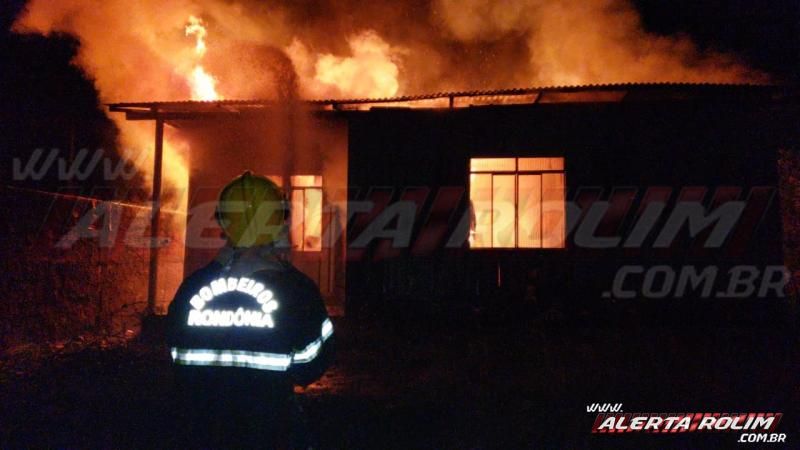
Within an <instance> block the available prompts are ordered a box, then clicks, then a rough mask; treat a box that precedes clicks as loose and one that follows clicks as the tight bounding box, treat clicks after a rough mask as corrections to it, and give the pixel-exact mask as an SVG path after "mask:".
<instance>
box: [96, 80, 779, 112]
mask: <svg viewBox="0 0 800 450" xmlns="http://www.w3.org/2000/svg"><path fill="white" fill-rule="evenodd" d="M789 91H793V89H790V88H787V87H782V86H776V85H756V84H720V83H621V84H588V85H580V86H547V87H530V88H516V89H495V90H474V91H449V92H435V93H430V94H421V95H403V96H396V97H381V98H329V99H310V100H303V103H305V104H308V105H313V106H317V107H320V108H321V109H334V110H348V109H368V107H369V106H370V105H372V106H381V105H383V106H392V105H396V106H407V107H432V108H436V107H451V108H452V107H463V106H474V105H503V104H520V103H524V104H527V103H564V102H586V101H589V102H592V101H595V102H609V101H622V100H629V99H630V98H629V96H630V95H631V94H635V95H634V97H636V99H639V100H641V99H645V98H669V97H673V98H674V97H676V96H677V97H678V98H682V97H685V96H690V97H691V96H694V95H699V94H713V95H716V94H722V95H731V94H736V93H739V94H745V93H757V94H759V95H765V94H766V95H768V96H775V95H779V96H780V95H781V94H786V93H787V92H789ZM642 94H649V95H644V97H643V96H642ZM664 95H666V96H667V97H664ZM653 96H654V97H653ZM275 104H277V102H276V100H275V99H250V100H247V99H226V100H213V101H201V100H184V101H168V102H123V103H111V104H109V105H108V106H109V108H110V110H111V111H114V112H126V113H128V114H129V116H130V117H129V118H134V119H135V118H140V119H147V118H148V117H147V116H149V115H152V114H154V113H158V112H161V113H184V114H192V113H199V114H209V113H222V114H225V113H235V112H241V111H242V110H243V109H252V108H263V107H268V106H272V105H275ZM140 116H141V117H140ZM187 118H188V117H187Z"/></svg>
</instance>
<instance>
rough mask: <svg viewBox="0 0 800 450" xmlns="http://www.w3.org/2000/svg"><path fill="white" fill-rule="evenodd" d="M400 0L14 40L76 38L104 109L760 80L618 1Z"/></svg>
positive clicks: (166, 5) (66, 22) (116, 4)
mask: <svg viewBox="0 0 800 450" xmlns="http://www.w3.org/2000/svg"><path fill="white" fill-rule="evenodd" d="M407 1H408V2H409V4H408V5H403V4H401V5H399V6H398V4H397V3H396V2H389V1H388V0H382V1H375V2H369V3H363V4H359V6H358V7H353V5H352V4H351V3H350V2H347V1H345V2H341V1H336V0H320V1H319V2H289V3H282V4H281V5H283V6H278V5H275V4H272V3H269V4H268V3H267V2H258V1H255V0H175V1H170V2H163V1H161V0H140V1H136V2H129V1H126V0H105V1H103V2H96V1H92V0H59V1H51V0H29V2H28V4H27V5H26V8H25V10H24V12H23V14H22V15H21V16H20V17H18V18H17V21H16V22H15V24H14V30H15V31H17V32H35V33H43V34H47V33H52V32H66V33H71V34H74V35H75V36H77V37H78V38H79V40H80V48H79V53H78V55H77V57H76V59H75V63H76V64H77V65H79V66H80V67H81V68H83V69H84V70H85V71H86V72H87V74H88V75H89V76H90V77H91V78H92V79H93V80H94V81H95V84H96V86H97V88H98V91H99V92H100V96H101V100H102V101H103V102H115V101H126V100H135V101H170V100H185V99H187V98H190V99H197V100H215V99H219V98H223V97H225V98H253V97H258V98H270V97H272V98H280V97H292V96H294V95H296V92H298V91H299V93H300V94H301V95H305V96H306V97H387V96H393V95H404V94H413V93H423V92H435V91H443V90H469V89H490V88H503V87H518V86H537V85H538V86H542V85H563V84H588V83H618V82H654V81H691V82H697V81H704V82H761V81H765V80H766V79H767V78H766V76H765V75H764V74H762V73H759V72H757V71H754V70H751V69H748V68H747V67H746V66H744V65H742V64H740V63H738V62H737V61H736V59H735V58H733V57H732V56H730V55H723V54H718V53H713V52H706V51H701V50H698V48H697V47H696V46H695V45H694V44H693V43H692V42H691V41H690V40H689V39H688V38H686V37H685V36H683V37H681V36H679V37H672V36H658V35H654V34H652V33H649V32H647V31H646V30H645V29H644V28H643V26H642V23H641V21H640V19H639V16H638V14H637V12H636V10H635V9H634V8H633V7H632V6H631V4H630V3H629V2H628V1H627V0H585V1H580V2H577V1H573V0H549V1H544V0H517V1H503V2H495V1H491V0H430V3H431V4H430V5H429V7H422V8H420V7H418V6H419V5H418V3H419V2H418V1H417V0H407ZM401 3H402V2H401ZM412 6H413V7H412ZM132 24H135V25H133V26H132ZM187 37H192V38H194V42H193V43H192V44H193V45H192V44H190V43H189V42H188V41H187ZM112 118H113V119H114V120H115V121H116V122H117V125H118V126H119V127H120V130H121V132H122V142H123V145H124V146H125V147H127V148H133V149H135V150H140V151H149V152H152V136H153V134H152V125H151V124H144V125H142V124H133V123H131V122H125V121H124V118H122V117H121V116H120V115H113V116H112ZM180 147H182V145H180V144H179V143H176V142H175V141H174V138H170V140H169V141H168V143H167V148H166V152H165V167H164V173H165V175H166V177H167V181H168V182H169V185H171V186H172V187H175V188H178V189H183V188H185V187H186V177H187V169H186V164H185V160H184V158H183V156H182V154H181V151H180V150H178V149H179V148H180ZM151 162H152V160H151V161H150V162H148V164H151ZM151 167H152V166H143V167H142V169H144V170H145V172H146V173H148V174H149V173H150V171H151V170H152V169H151Z"/></svg>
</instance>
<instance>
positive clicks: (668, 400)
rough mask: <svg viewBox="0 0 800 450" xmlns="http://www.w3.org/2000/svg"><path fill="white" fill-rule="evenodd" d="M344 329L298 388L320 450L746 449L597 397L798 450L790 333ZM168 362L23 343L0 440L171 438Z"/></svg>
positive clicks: (503, 324)
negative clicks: (763, 423) (623, 422)
mask: <svg viewBox="0 0 800 450" xmlns="http://www.w3.org/2000/svg"><path fill="white" fill-rule="evenodd" d="M366 323H369V325H365V324H366ZM509 323H513V324H515V325H514V326H509V325H508V324H509ZM336 336H337V348H338V351H337V360H336V364H335V366H334V367H333V368H332V369H330V370H329V372H328V373H327V374H326V375H325V376H324V377H323V379H321V380H320V381H319V382H318V383H315V384H313V385H311V386H309V387H308V388H307V389H306V390H304V391H303V392H301V393H300V395H301V399H302V400H301V401H302V403H303V404H304V405H305V408H306V410H307V414H308V417H309V419H310V423H311V424H312V427H313V428H314V429H315V433H316V435H317V437H318V440H319V442H320V444H321V447H323V448H406V449H407V448H587V447H593V448H596V447H607V448H698V447H706V446H713V447H720V446H722V447H729V446H734V445H737V444H736V443H735V441H736V440H737V439H738V434H735V433H733V434H725V433H713V434H712V433H707V434H696V433H694V434H683V435H670V436H664V435H657V436H656V435H637V436H634V435H616V436H599V435H592V434H591V433H590V430H591V426H592V423H593V421H594V418H595V414H590V413H587V412H586V405H587V404H588V403H592V402H613V403H619V402H621V403H623V405H624V406H623V409H624V411H626V412H688V411H691V412H708V411H710V412H783V413H784V418H783V420H782V422H781V424H780V426H779V431H780V432H785V433H788V441H789V444H790V446H794V447H795V448H797V446H798V445H800V435H798V434H796V433H795V431H796V430H798V429H800V428H799V427H798V425H799V424H800V420H798V413H800V407H798V406H796V405H798V403H799V402H798V401H800V391H799V389H798V385H797V382H796V380H797V379H798V374H800V357H799V356H800V352H798V345H797V337H796V336H797V335H796V332H795V331H794V329H788V328H785V327H778V328H772V329H768V330H765V329H721V328H718V329H714V330H704V331H697V330H676V329H675V328H671V329H659V328H658V327H647V328H633V327H627V328H625V329H622V328H619V327H613V328H612V327H609V328H599V327H590V326H585V325H583V326H578V325H576V324H571V325H565V324H564V323H562V322H560V321H558V320H555V321H550V320H546V319H544V318H535V319H531V320H524V319H520V318H516V320H513V318H509V317H486V316H481V315H463V316H461V317H451V316H443V317H431V318H429V320H425V321H422V320H420V319H419V318H414V317H402V318H398V317H394V318H392V319H384V320H379V319H374V320H369V321H367V320H359V321H355V320H354V319H347V320H337V321H336ZM169 364H170V363H169V357H168V354H167V352H166V349H165V348H164V347H163V345H162V344H160V343H159V342H158V339H155V342H146V341H143V340H127V341H126V340H118V341H114V340H107V339H106V340H103V339H94V340H92V339H86V340H84V341H83V342H80V341H78V342H69V343H65V344H63V345H61V344H59V345H57V346H55V347H49V348H48V349H44V350H43V349H42V348H41V347H32V346H31V347H29V348H21V349H16V350H15V351H14V352H12V353H11V354H6V355H4V356H3V365H2V368H1V369H0V374H2V379H0V387H1V389H2V391H0V439H1V441H0V444H2V445H0V447H2V448H18V447H25V448H30V447H37V448H38V447H49V448H56V447H57V448H153V447H157V448H159V447H174V446H177V445H178V444H177V442H179V440H180V439H179V438H180V434H181V432H182V430H180V429H178V427H177V424H176V420H175V408H176V405H175V401H174V396H172V395H171V392H172V391H171V390H172V388H173V385H172V375H171V371H170V365H169Z"/></svg>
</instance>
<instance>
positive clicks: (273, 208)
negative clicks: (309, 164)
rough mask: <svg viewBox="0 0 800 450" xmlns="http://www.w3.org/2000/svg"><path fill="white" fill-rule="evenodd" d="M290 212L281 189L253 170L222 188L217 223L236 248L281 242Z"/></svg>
mask: <svg viewBox="0 0 800 450" xmlns="http://www.w3.org/2000/svg"><path fill="white" fill-rule="evenodd" d="M286 212H287V211H286V204H285V201H284V198H283V193H282V192H281V188H280V187H278V185H277V184H275V183H273V182H272V181H271V180H269V179H268V178H266V177H262V176H258V175H253V174H252V173H251V172H250V171H249V170H248V171H246V172H245V173H243V174H241V175H239V176H238V177H236V178H234V179H233V180H231V182H230V183H228V184H227V186H225V187H224V188H222V191H221V192H220V194H219V202H218V203H217V221H218V222H219V225H220V227H222V230H223V231H224V232H225V235H226V236H227V238H228V242H229V243H230V244H231V245H232V246H234V247H256V246H260V245H266V244H270V243H273V242H275V241H276V240H278V239H279V238H280V236H281V233H283V232H284V218H285V217H286V216H285V214H286Z"/></svg>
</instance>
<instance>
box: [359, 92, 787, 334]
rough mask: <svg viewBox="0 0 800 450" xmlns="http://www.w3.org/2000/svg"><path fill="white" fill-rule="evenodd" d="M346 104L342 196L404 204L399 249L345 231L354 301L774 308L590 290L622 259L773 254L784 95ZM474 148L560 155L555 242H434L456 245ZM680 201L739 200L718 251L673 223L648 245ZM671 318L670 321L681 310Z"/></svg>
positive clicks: (480, 152)
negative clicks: (429, 106) (403, 243)
mask: <svg viewBox="0 0 800 450" xmlns="http://www.w3.org/2000/svg"><path fill="white" fill-rule="evenodd" d="M351 114H352V117H351V118H350V159H349V161H350V169H349V174H350V186H351V189H352V191H351V200H354V201H357V200H364V199H373V200H378V201H376V202H374V204H376V205H378V208H380V207H381V206H380V205H381V202H382V199H385V198H387V197H388V198H390V200H389V204H391V202H397V201H399V200H401V199H404V198H406V199H409V198H410V199H412V200H413V201H414V202H415V204H416V205H417V206H418V216H417V220H416V222H415V226H414V232H413V237H412V240H411V244H410V246H409V248H404V249H394V248H391V246H390V245H388V244H387V240H385V239H383V240H382V239H375V240H373V241H371V242H370V243H369V244H368V245H367V246H366V248H363V249H362V248H355V249H354V248H353V247H354V243H357V241H358V239H359V238H358V236H359V232H362V231H363V227H362V228H359V223H360V222H364V221H363V220H362V219H363V217H362V218H359V215H355V216H354V218H353V220H352V221H351V225H350V227H351V228H350V231H351V232H350V233H349V234H348V238H349V244H350V246H349V248H348V261H349V263H348V301H349V302H350V306H352V307H353V308H354V309H359V308H361V307H362V306H364V305H367V304H373V305H378V307H379V308H381V307H384V306H386V305H391V304H392V303H393V302H395V303H396V302H401V304H402V302H408V301H419V302H422V303H431V302H432V303H436V302H438V301H442V302H444V303H452V302H453V301H456V302H462V303H467V304H470V305H485V306H489V307H497V306H498V305H499V304H505V302H507V301H511V302H520V301H521V302H530V303H534V304H538V305H539V306H541V307H543V308H547V307H548V306H549V305H551V304H553V303H557V304H560V308H563V309H566V310H569V311H571V312H578V313H582V314H583V315H587V314H589V315H591V316H594V315H595V314H597V312H598V311H597V310H598V308H599V309H601V310H603V311H605V312H607V313H608V314H609V315H610V316H611V317H616V316H619V315H625V314H627V311H629V310H633V311H636V314H642V312H643V311H644V312H645V314H646V315H648V316H650V317H653V318H655V319H656V320H661V319H660V318H662V317H665V316H666V315H669V314H671V312H673V311H676V306H679V308H677V309H678V310H682V311H684V312H685V311H686V308H689V310H690V311H692V312H693V313H697V314H695V315H694V317H698V320H700V321H701V320H706V318H708V317H726V319H723V320H728V318H730V320H734V318H732V316H731V314H732V313H729V312H730V311H731V310H732V308H731V305H736V308H733V309H736V310H737V311H739V313H741V314H739V313H737V314H734V315H736V318H735V319H736V320H738V319H743V320H750V319H753V318H754V317H755V316H763V315H770V314H781V313H780V312H776V311H774V310H781V308H783V307H784V306H785V301H783V300H778V301H772V300H773V299H754V298H750V297H753V296H745V297H748V298H744V299H704V298H701V297H703V295H700V293H691V292H689V293H684V294H683V295H681V296H680V298H678V297H677V296H675V295H666V296H664V297H663V298H659V299H652V298H651V299H642V298H638V297H637V298H636V299H631V300H624V301H617V299H609V298H607V296H605V295H604V293H605V292H607V291H608V290H609V289H610V288H611V286H612V284H613V282H614V279H615V274H617V272H618V271H619V269H620V268H621V267H623V266H627V265H638V266H642V267H644V268H645V270H647V269H648V268H651V267H654V266H667V267H670V268H672V269H673V270H676V271H680V270H682V269H683V268H684V267H686V266H692V267H696V268H703V267H709V266H714V267H717V268H718V270H719V271H720V272H726V271H728V270H729V269H731V268H733V267H736V266H741V265H752V266H756V267H760V268H762V269H763V268H764V267H765V266H769V265H780V264H782V254H781V228H780V219H779V209H778V201H777V198H776V197H775V195H776V193H777V191H776V187H777V184H778V183H777V175H776V160H777V151H778V149H780V148H783V147H784V146H786V145H787V144H788V143H789V142H791V141H792V140H793V139H795V136H796V133H795V132H794V131H793V130H792V129H791V128H792V123H796V121H795V119H796V114H794V113H793V112H791V111H790V109H787V107H786V105H782V104H780V103H773V102H771V101H769V99H766V100H765V99H763V98H761V99H752V98H740V97H736V96H733V97H725V96H718V97H713V98H702V97H701V98H684V99H677V100H676V99H672V100H663V101H631V102H616V103H568V104H541V105H526V106H521V105H520V106H502V107H499V106H489V107H472V108H464V109H456V110H409V109H384V110H381V109H373V110H372V111H370V112H368V113H366V112H361V113H351ZM478 156H517V157H519V156H563V157H564V158H565V164H566V168H565V169H566V170H565V171H566V180H567V203H568V209H567V233H568V235H567V248H566V249H564V250H469V249H467V248H466V246H463V245H461V246H459V245H455V246H453V245H450V247H449V248H446V247H447V246H446V245H445V243H446V242H447V240H448V239H449V238H451V237H453V236H454V235H459V233H460V236H461V241H462V242H463V238H464V237H465V235H464V229H463V226H462V227H460V228H459V226H458V222H459V220H460V219H462V218H463V216H464V212H465V210H466V204H467V203H466V200H465V198H466V196H467V191H466V188H467V185H468V163H469V158H470V157H478ZM443 189H445V190H450V191H453V192H459V191H460V192H461V194H462V195H461V196H460V197H459V201H457V202H451V208H450V210H449V211H447V212H446V213H444V212H443V211H440V210H437V208H436V207H435V206H434V205H435V204H436V198H437V196H438V195H442V192H443ZM414 191H421V192H422V193H420V195H417V196H415V195H414V194H413V192H414ZM654 196H655V197H657V198H659V199H662V200H663V201H662V203H663V204H664V207H665V211H666V213H665V214H663V215H661V216H659V217H658V220H657V221H656V222H655V224H654V225H653V228H652V231H651V232H650V233H648V234H647V235H646V236H645V238H644V239H643V241H642V242H641V244H639V245H630V246H629V245H626V244H625V243H626V241H627V238H628V237H630V235H631V233H632V231H633V228H634V227H635V225H636V222H637V220H638V219H639V218H640V213H641V211H642V210H641V208H643V207H645V206H647V205H648V204H649V203H650V202H652V199H653V198H654ZM685 201H692V202H697V203H698V204H699V205H701V206H702V208H703V209H704V211H705V213H704V214H708V213H709V212H711V211H714V210H715V208H717V207H718V206H719V205H720V204H722V203H724V202H726V201H739V202H741V203H742V204H743V205H744V206H743V208H744V209H743V211H742V213H741V215H740V216H739V219H738V220H737V221H736V225H735V228H734V229H733V231H732V232H731V233H729V234H728V235H727V237H726V238H725V241H724V244H723V245H721V246H720V247H719V248H706V247H705V245H704V242H706V239H707V238H708V237H709V231H710V230H700V231H699V233H696V232H690V231H689V229H688V228H687V226H682V227H680V229H679V232H678V233H677V234H676V236H675V237H674V239H669V240H667V241H668V245H664V244H663V242H662V243H660V244H658V245H656V243H655V241H656V240H657V238H658V236H659V233H660V231H659V230H662V229H663V228H664V227H665V226H666V222H667V221H668V220H669V212H670V211H674V210H675V209H676V208H677V207H678V206H679V205H680V204H681V203H682V202H685ZM593 207H595V208H600V209H601V210H603V211H605V212H604V213H603V214H601V215H600V217H601V220H600V221H599V222H598V223H597V224H596V226H589V224H585V225H583V227H584V228H581V227H582V224H584V223H585V222H588V219H587V213H588V212H589V211H590V209H591V208H593ZM603 208H606V209H603ZM371 214H372V215H373V216H374V215H376V212H375V211H373V212H372V213H371ZM432 220H433V221H434V222H436V221H438V224H439V226H440V228H441V227H444V228H446V229H447V232H446V233H445V234H444V236H443V237H442V238H441V239H440V240H439V241H438V242H437V245H436V246H435V248H434V249H432V250H431V249H428V250H425V251H418V250H419V249H417V248H416V247H415V246H416V245H417V244H418V241H419V238H420V236H427V237H430V233H429V229H428V228H429V227H427V225H426V224H429V223H430V222H431V221H432ZM709 228H711V227H709ZM615 236H617V237H621V238H622V240H621V241H620V243H618V244H615V245H614V244H611V245H610V244H608V241H604V240H603V239H598V238H603V237H609V238H613V237H615ZM427 237H426V239H427ZM358 243H359V244H363V241H362V242H358ZM356 247H358V246H356ZM662 247H663V248H662ZM718 287H719V286H717V285H715V286H714V288H715V291H714V292H716V289H717V288H718ZM695 294H697V295H695ZM381 305H383V306H381ZM700 318H702V319H700ZM676 320H678V321H681V322H683V321H685V315H683V314H678V317H677V319H676Z"/></svg>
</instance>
